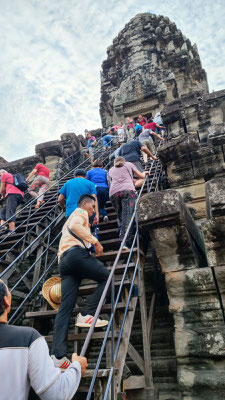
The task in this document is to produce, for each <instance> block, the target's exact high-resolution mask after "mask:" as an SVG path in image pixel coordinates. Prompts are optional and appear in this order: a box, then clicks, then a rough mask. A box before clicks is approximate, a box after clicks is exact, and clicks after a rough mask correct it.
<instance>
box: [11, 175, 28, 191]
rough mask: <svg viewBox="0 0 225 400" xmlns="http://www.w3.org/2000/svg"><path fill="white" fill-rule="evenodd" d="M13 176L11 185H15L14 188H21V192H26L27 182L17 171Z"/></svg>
mask: <svg viewBox="0 0 225 400" xmlns="http://www.w3.org/2000/svg"><path fill="white" fill-rule="evenodd" d="M13 177H14V183H13V185H14V186H16V188H17V189H19V190H21V191H22V192H26V190H27V188H28V184H27V181H26V179H25V178H24V176H23V175H22V174H19V173H18V174H15V175H13Z"/></svg>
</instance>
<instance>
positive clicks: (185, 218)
mask: <svg viewBox="0 0 225 400" xmlns="http://www.w3.org/2000/svg"><path fill="white" fill-rule="evenodd" d="M139 222H140V224H141V225H142V226H147V227H148V228H150V229H153V228H154V229H155V230H154V234H156V232H158V231H157V230H156V228H157V229H158V228H165V227H168V226H172V229H173V232H171V230H169V229H168V228H167V230H164V232H165V237H163V239H162V241H163V242H164V244H165V246H166V247H167V250H166V251H165V253H167V252H168V251H169V249H170V248H171V249H172V248H173V246H172V243H170V241H172V240H173V241H174V244H175V242H177V243H178V242H179V241H180V243H182V241H183V243H186V245H187V246H189V244H190V247H191V249H192V251H193V249H194V252H195V250H196V247H195V246H197V250H198V251H196V257H197V258H199V263H200V264H201V266H202V265H203V264H204V263H206V260H205V257H204V252H205V247H204V243H203V240H202V237H201V234H200V232H199V230H198V227H197V225H196V224H195V222H194V219H193V217H192V215H191V213H190V211H189V210H188V208H187V207H186V205H185V203H184V201H183V199H182V197H181V195H180V194H179V193H178V192H177V191H176V190H170V189H169V190H164V191H161V192H156V193H154V194H147V195H144V196H143V197H142V198H141V201H140V204H139ZM179 226H180V227H179ZM178 227H179V228H178ZM170 237H171V238H170ZM160 240H161V239H160V233H159V234H158V233H157V239H155V243H156V246H158V247H159V251H161V250H160V249H161V248H162V247H161V244H159V243H160ZM194 243H195V244H196V245H195V244H194ZM199 252H200V253H201V254H200V253H199ZM176 255H178V254H177V253H176ZM179 256H180V259H177V265H182V264H183V263H182V262H181V259H182V253H181V254H179ZM171 257H172V255H171ZM171 264H173V262H172V263H171ZM184 264H186V263H184ZM205 265H207V263H206V264H205ZM195 266H196V265H195ZM181 269H182V268H181Z"/></svg>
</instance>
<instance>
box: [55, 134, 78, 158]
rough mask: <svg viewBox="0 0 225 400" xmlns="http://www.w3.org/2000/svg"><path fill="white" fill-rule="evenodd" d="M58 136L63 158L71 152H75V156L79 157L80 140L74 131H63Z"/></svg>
mask: <svg viewBox="0 0 225 400" xmlns="http://www.w3.org/2000/svg"><path fill="white" fill-rule="evenodd" d="M60 137H61V146H62V153H63V158H66V157H68V156H70V155H72V154H73V153H77V156H78V158H79V156H80V153H79V150H80V141H79V139H78V137H77V136H76V135H75V133H63V134H62V135H61V136H60Z"/></svg>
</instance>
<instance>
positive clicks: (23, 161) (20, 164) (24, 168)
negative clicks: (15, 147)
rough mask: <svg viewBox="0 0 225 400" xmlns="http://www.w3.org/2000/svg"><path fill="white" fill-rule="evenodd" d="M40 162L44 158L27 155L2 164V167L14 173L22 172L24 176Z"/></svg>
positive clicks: (0, 167) (0, 165)
mask: <svg viewBox="0 0 225 400" xmlns="http://www.w3.org/2000/svg"><path fill="white" fill-rule="evenodd" d="M39 162H42V159H41V158H40V157H38V156H31V157H25V158H20V159H19V160H15V161H10V162H6V163H4V164H0V169H5V170H6V171H7V172H10V173H12V174H17V173H18V172H20V173H22V174H23V175H24V176H27V175H28V174H29V173H30V172H31V171H32V169H33V168H34V167H35V165H36V164H37V163H39Z"/></svg>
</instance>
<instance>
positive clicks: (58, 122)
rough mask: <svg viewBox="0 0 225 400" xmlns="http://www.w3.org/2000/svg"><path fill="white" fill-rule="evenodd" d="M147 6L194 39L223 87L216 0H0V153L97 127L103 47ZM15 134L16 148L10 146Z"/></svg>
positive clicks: (10, 154)
mask: <svg viewBox="0 0 225 400" xmlns="http://www.w3.org/2000/svg"><path fill="white" fill-rule="evenodd" d="M146 11H149V12H153V13H155V14H163V15H167V16H168V17H169V18H170V19H171V20H172V21H174V22H175V23H176V24H177V25H178V27H179V28H180V29H181V30H182V32H183V33H185V34H186V36H187V37H189V38H190V40H191V41H192V43H195V42H196V43H197V45H198V48H199V51H200V55H201V58H202V63H203V67H204V68H205V69H206V70H207V73H208V79H209V83H210V89H211V90H213V89H214V90H218V89H221V88H223V87H224V86H225V85H224V83H225V82H224V73H223V69H224V67H223V66H224V58H225V54H224V51H225V50H224V49H225V46H224V24H223V21H224V16H225V14H224V7H223V5H222V2H220V1H219V0H215V1H214V2H213V7H212V3H211V1H210V0H199V1H197V2H195V3H191V2H190V1H189V0H184V1H182V0H174V1H173V2H172V1H169V2H168V1H165V0H162V1H161V2H159V1H158V0H152V1H151V2H149V0H142V1H141V2H140V1H138V0H123V1H121V0H107V1H105V0H104V1H103V0H95V1H93V0H82V1H76V0H57V1H53V2H49V1H42V2H38V1H36V0H20V1H19V2H16V1H15V0H7V2H1V3H0V27H1V28H0V29H1V35H0V51H1V54H2V55H3V56H2V60H1V64H0V70H1V76H3V77H4V79H2V80H1V82H0V111H1V131H2V133H4V135H5V137H7V143H6V144H5V145H4V148H1V147H0V151H1V155H2V156H3V157H5V158H7V159H11V160H13V159H16V158H19V157H22V156H26V155H29V154H33V152H34V146H35V144H36V143H40V142H43V141H47V140H51V139H56V138H58V137H59V136H60V134H61V133H62V132H63V131H67V130H68V129H70V130H74V131H76V132H77V133H83V132H84V129H85V128H86V127H87V126H88V127H89V128H97V127H99V126H100V118H99V112H98V104H99V98H100V67H101V63H102V61H103V60H104V59H105V58H106V48H107V47H108V46H109V45H110V44H111V43H112V40H113V38H114V37H115V36H116V35H117V34H118V32H119V31H120V30H121V29H122V28H123V27H124V25H125V23H127V22H128V21H129V19H130V18H132V17H133V16H134V15H135V14H137V13H139V12H146ZM9 21H10V23H9ZM18 137H20V141H21V142H22V143H23V146H21V147H20V148H19V146H17V147H15V146H14V143H15V142H16V140H17V139H18ZM23 152H24V153H23ZM22 153H23V154H22Z"/></svg>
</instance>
